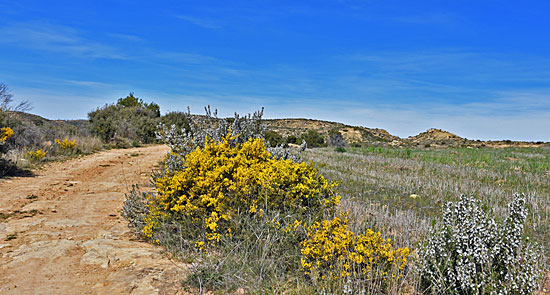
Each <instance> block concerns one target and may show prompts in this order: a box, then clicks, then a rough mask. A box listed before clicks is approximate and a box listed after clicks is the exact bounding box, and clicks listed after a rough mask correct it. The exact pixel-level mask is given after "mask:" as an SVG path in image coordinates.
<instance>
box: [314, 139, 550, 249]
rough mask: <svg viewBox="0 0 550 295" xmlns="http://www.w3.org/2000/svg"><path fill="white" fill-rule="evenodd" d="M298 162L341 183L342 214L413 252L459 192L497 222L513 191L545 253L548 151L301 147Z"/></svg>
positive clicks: (549, 209)
mask: <svg viewBox="0 0 550 295" xmlns="http://www.w3.org/2000/svg"><path fill="white" fill-rule="evenodd" d="M303 158H304V159H305V160H311V161H313V162H314V163H316V164H317V166H318V167H319V169H320V171H321V173H322V174H323V175H325V176H326V177H327V178H329V179H331V180H334V181H338V182H340V186H339V187H338V189H337V190H338V192H339V193H340V194H341V195H342V197H343V202H342V209H343V210H347V211H350V212H353V215H354V216H353V217H354V219H356V220H357V221H358V222H359V223H368V224H370V225H371V226H372V227H373V228H375V229H377V230H381V231H382V232H389V233H391V235H392V238H393V239H394V240H395V241H397V245H398V246H409V247H412V248H415V245H416V243H417V242H418V241H419V239H421V238H422V237H423V236H424V235H425V233H426V231H427V225H428V224H430V223H431V221H432V220H433V218H434V217H435V216H437V215H439V214H440V212H441V208H442V206H443V205H444V204H445V203H446V202H447V201H451V200H453V201H454V200H457V199H458V197H459V196H460V195H461V194H466V195H473V196H476V197H478V198H479V199H481V200H482V202H483V204H484V206H485V207H486V208H489V209H490V210H491V211H492V212H493V214H494V215H495V216H496V217H497V219H498V218H503V217H504V216H505V214H506V212H507V208H506V205H507V204H508V203H509V202H510V201H511V200H512V198H513V194H514V193H524V194H526V196H527V201H528V207H529V217H528V221H527V226H526V228H527V232H528V234H529V235H532V236H535V238H536V240H537V241H539V242H541V243H543V245H545V249H546V253H547V254H549V253H550V249H549V248H548V246H546V245H548V242H549V240H550V222H549V221H550V186H549V185H548V184H549V183H550V149H547V148H505V149H490V148H487V149H469V148H455V149H445V150H426V149H417V150H410V149H399V148H389V147H388V148H382V147H376V148H374V147H370V148H355V149H351V150H349V151H348V152H347V153H338V152H334V151H333V150H331V149H328V148H327V149H314V150H308V151H306V152H305V153H304V155H303Z"/></svg>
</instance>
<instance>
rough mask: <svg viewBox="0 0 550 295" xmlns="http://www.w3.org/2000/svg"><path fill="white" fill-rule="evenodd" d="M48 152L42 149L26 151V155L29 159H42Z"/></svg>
mask: <svg viewBox="0 0 550 295" xmlns="http://www.w3.org/2000/svg"><path fill="white" fill-rule="evenodd" d="M47 153H48V152H46V151H43V150H42V149H39V150H36V151H28V152H26V153H25V155H24V157H25V158H26V159H28V160H29V161H36V162H38V161H42V160H44V158H45V157H46V154H47Z"/></svg>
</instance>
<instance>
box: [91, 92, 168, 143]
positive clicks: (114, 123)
mask: <svg viewBox="0 0 550 295" xmlns="http://www.w3.org/2000/svg"><path fill="white" fill-rule="evenodd" d="M88 118H89V120H90V124H91V131H92V132H93V133H94V134H96V135H98V136H99V137H101V139H102V140H103V141H105V142H112V141H114V140H115V139H116V138H117V137H120V138H125V139H128V140H130V141H132V140H139V141H140V142H142V143H152V142H155V141H156V135H155V132H156V131H157V126H158V124H159V123H160V108H159V106H158V105H157V104H155V103H153V102H151V103H145V102H143V100H141V99H139V98H137V97H134V94H133V93H130V94H129V95H128V96H127V97H125V98H120V99H119V100H118V101H117V103H116V104H112V105H105V106H104V107H102V108H98V109H97V110H95V111H92V112H90V113H88Z"/></svg>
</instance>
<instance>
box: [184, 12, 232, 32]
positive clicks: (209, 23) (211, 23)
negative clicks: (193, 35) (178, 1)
mask: <svg viewBox="0 0 550 295" xmlns="http://www.w3.org/2000/svg"><path fill="white" fill-rule="evenodd" d="M177 18H179V19H181V20H184V21H186V22H189V23H192V24H194V25H197V26H199V27H203V28H206V29H220V28H222V24H221V23H220V22H219V21H215V20H212V19H208V18H202V17H195V16H190V15H178V16H177Z"/></svg>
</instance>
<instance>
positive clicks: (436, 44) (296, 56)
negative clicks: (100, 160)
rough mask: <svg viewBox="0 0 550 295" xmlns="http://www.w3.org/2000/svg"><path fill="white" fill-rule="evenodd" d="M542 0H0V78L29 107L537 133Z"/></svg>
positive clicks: (484, 133) (547, 74) (546, 135)
mask: <svg viewBox="0 0 550 295" xmlns="http://www.w3.org/2000/svg"><path fill="white" fill-rule="evenodd" d="M548 11H550V2H548V1H483V0H476V1H391V0H385V1H359V0H351V1H345V0H341V1H336V0H335V1H331V0H324V1H154V2H149V3H140V2H139V1H23V0H18V1H11V0H0V82H4V83H6V84H7V85H8V86H9V87H10V89H11V91H12V93H13V94H14V95H15V98H16V99H21V100H22V99H26V100H29V101H30V102H31V103H32V104H33V106H34V109H33V110H32V111H31V112H33V113H36V114H39V115H42V116H45V117H47V118H51V119H58V118H61V119H75V118H86V114H87V113H88V112H89V111H91V110H93V109H95V108H97V107H98V106H101V105H104V104H105V103H112V102H114V101H116V99H117V98H119V97H123V96H126V95H127V94H128V93H129V92H130V91H133V92H135V95H136V96H138V97H140V98H143V99H145V100H146V101H151V100H153V101H155V102H157V103H158V104H159V105H160V106H161V109H162V111H164V112H165V111H175V110H185V109H186V108H187V106H188V105H189V106H190V107H191V110H192V111H193V112H197V113H201V112H202V109H203V106H205V105H208V104H210V105H212V106H213V107H215V108H218V109H219V111H220V114H222V115H231V114H232V113H233V112H235V111H237V112H239V113H248V112H252V111H254V110H256V109H259V108H260V107H262V106H265V108H266V112H265V114H266V117H268V118H282V117H301V118H303V117H305V118H315V119H323V120H331V121H339V122H343V123H347V124H352V125H361V126H366V127H378V128H384V129H386V130H388V131H389V132H390V133H392V134H395V135H398V136H401V137H407V136H410V135H414V134H417V133H419V132H422V131H424V130H426V129H428V128H432V127H436V128H442V129H446V130H449V131H451V132H454V133H456V134H458V135H460V136H464V137H467V138H471V139H516V140H533V141H538V140H544V141H550V17H548Z"/></svg>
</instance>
